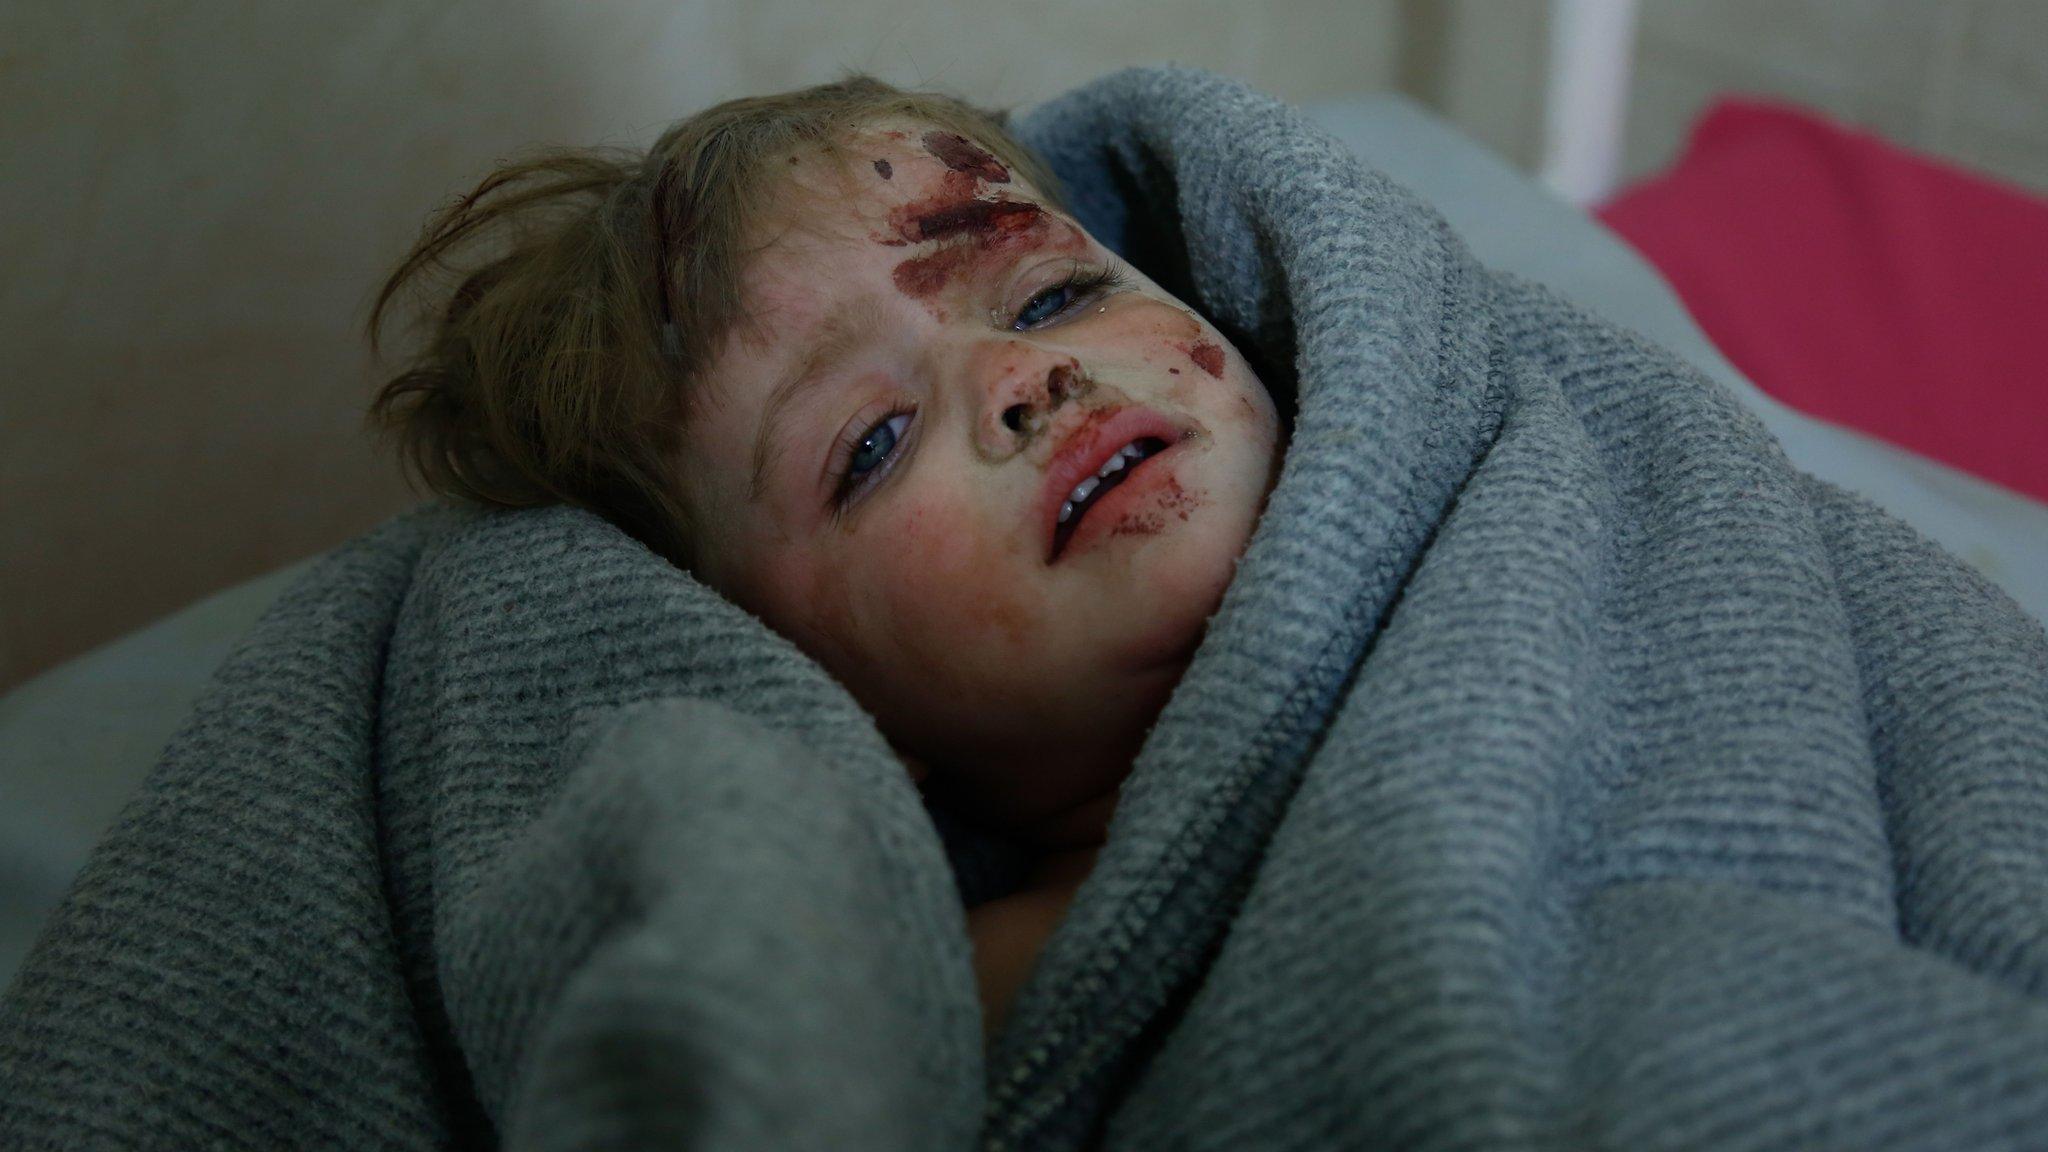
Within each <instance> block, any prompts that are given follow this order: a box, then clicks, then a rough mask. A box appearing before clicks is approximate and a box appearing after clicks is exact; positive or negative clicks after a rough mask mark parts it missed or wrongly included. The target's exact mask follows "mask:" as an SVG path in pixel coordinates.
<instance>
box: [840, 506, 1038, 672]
mask: <svg viewBox="0 0 2048 1152" xmlns="http://www.w3.org/2000/svg"><path fill="white" fill-rule="evenodd" d="M873 527H874V528H875V529H879V530H881V531H880V532H879V533H878V534H877V536H876V541H878V542H886V547H881V546H880V545H879V544H870V545H869V546H870V547H877V548H878V549H879V551H878V552H876V553H874V555H875V556H876V561H875V563H876V570H875V571H874V572H873V573H872V575H871V577H870V579H869V580H868V583H869V584H870V586H871V587H874V588H875V589H876V590H877V592H878V593H879V594H880V598H881V601H882V604H883V610H884V612H885V613H886V614H887V616H888V619H889V621H890V624H891V627H890V631H891V632H892V633H893V634H894V636H895V637H896V639H897V641H898V643H900V644H902V645H903V646H904V647H905V648H906V649H908V650H909V651H907V652H906V653H905V655H906V656H909V657H911V658H912V659H914V660H916V661H917V662H919V663H923V664H928V665H936V666H939V667H945V668H952V669H964V668H968V667H986V666H988V664H989V663H990V658H991V656H992V654H994V653H997V652H1001V651H1004V650H1009V649H1019V648H1022V647H1024V646H1025V645H1026V644H1027V643H1029V641H1030V640H1031V638H1032V635H1033V633H1034V632H1035V630H1036V629H1037V626H1038V624H1039V622H1040V621H1041V620H1042V619H1043V615H1042V613H1043V611H1044V605H1043V602H1042V601H1043V597H1042V596H1041V595H1037V594H1034V593H1032V592H1030V591H1029V590H1027V589H1026V588H1025V587H1024V586H1023V580H1022V579H1021V577H1022V569H1021V567H1020V560H1021V557H1020V555H1019V553H1018V552H1017V550H1016V548H1017V540H1016V539H1015V538H1014V537H1012V538H1002V539H994V538H991V537H990V534H989V532H988V530H987V528H986V526H985V525H984V524H983V523H982V522H981V520H980V519H979V518H978V517H976V516H974V515H973V514H971V512H970V510H969V509H967V508H965V507H962V506H961V505H959V504H955V503H949V502H940V501H936V500H922V501H906V502H905V504H904V506H903V508H902V510H901V511H898V512H897V513H896V514H895V515H894V516H892V517H891V518H890V519H888V520H887V521H881V522H877V523H876V524H875V525H874V526H873Z"/></svg>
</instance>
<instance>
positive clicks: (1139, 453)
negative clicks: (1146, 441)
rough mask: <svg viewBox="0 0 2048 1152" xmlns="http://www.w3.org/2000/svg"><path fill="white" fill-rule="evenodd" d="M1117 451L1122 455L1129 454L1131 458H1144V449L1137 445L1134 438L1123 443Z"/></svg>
mask: <svg viewBox="0 0 2048 1152" xmlns="http://www.w3.org/2000/svg"><path fill="white" fill-rule="evenodd" d="M1119 451H1120V452H1121V454H1122V455H1125V456H1129V457H1130V458H1131V459H1133V460H1143V459H1144V458H1145V450H1144V449H1143V448H1140V447H1138V442H1137V441H1136V440H1133V441H1131V442H1130V443H1129V444H1126V445H1124V446H1123V447H1122V448H1121V449H1119Z"/></svg>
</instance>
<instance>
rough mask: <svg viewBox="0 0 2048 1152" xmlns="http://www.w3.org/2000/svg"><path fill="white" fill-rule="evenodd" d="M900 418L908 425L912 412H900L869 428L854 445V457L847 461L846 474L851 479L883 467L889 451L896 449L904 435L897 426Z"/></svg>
mask: <svg viewBox="0 0 2048 1152" xmlns="http://www.w3.org/2000/svg"><path fill="white" fill-rule="evenodd" d="M899 420H900V421H902V422H903V423H904V425H905V426H907V425H908V424H909V422H910V413H908V412H899V413H897V414H896V415H894V416H891V417H889V418H888V419H887V420H884V421H882V422H881V423H879V424H877V425H875V426H874V427H872V428H870V429H868V430H867V434H866V435H864V436H862V437H861V438H860V443H859V444H857V445H855V446H854V449H853V458H852V459H850V460H848V461H847V462H846V475H847V477H848V478H849V479H858V478H860V477H862V476H865V475H867V474H868V473H869V472H872V471H873V470H875V469H876V468H879V467H881V465H882V462H883V461H884V460H887V459H888V458H889V453H891V452H893V451H895V450H896V442H897V441H898V440H900V439H902V437H903V433H902V432H901V431H899V430H898V429H897V427H896V424H897V421H899Z"/></svg>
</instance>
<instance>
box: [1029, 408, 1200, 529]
mask: <svg viewBox="0 0 2048 1152" xmlns="http://www.w3.org/2000/svg"><path fill="white" fill-rule="evenodd" d="M1186 435H1187V432H1186V430H1185V429H1183V428H1182V427H1181V426H1180V425H1179V424H1176V423H1174V422H1173V421H1172V420H1171V419H1169V418H1168V417H1167V416H1165V415H1164V414H1162V413H1159V412H1155V411H1153V410H1152V409H1150V408H1136V407H1125V406H1122V405H1115V406H1111V407H1107V408H1096V409H1091V410H1088V411H1083V412H1078V413H1076V415H1075V418H1074V419H1073V420H1071V421H1070V422H1069V426H1068V427H1067V428H1066V429H1065V430H1064V431H1063V432H1062V433H1061V435H1060V439H1059V441H1058V443H1059V447H1058V448H1057V449H1056V450H1055V451H1054V452H1053V457H1052V461H1051V463H1049V464H1047V465H1046V472H1045V486H1044V487H1043V488H1042V489H1041V490H1040V491H1039V495H1038V523H1039V525H1040V527H1041V533H1040V534H1041V536H1042V538H1043V539H1044V542H1045V562H1046V563H1047V564H1051V563H1052V562H1053V551H1052V550H1053V541H1054V540H1056V539H1057V538H1058V532H1059V525H1060V505H1061V504H1064V503H1066V499H1067V493H1069V492H1072V491H1073V490H1074V485H1076V484H1079V483H1080V482H1081V481H1082V479H1083V478H1085V477H1088V476H1093V475H1095V474H1096V473H1097V472H1099V471H1101V470H1102V466H1103V465H1104V464H1106V463H1108V462H1109V458H1110V457H1111V456H1114V455H1115V454H1116V453H1117V452H1118V451H1120V450H1122V448H1123V446H1124V445H1126V444H1129V443H1130V442H1131V441H1133V440H1139V439H1143V438H1144V437H1147V436H1154V437H1157V438H1159V439H1161V440H1164V441H1166V442H1167V444H1168V445H1169V446H1171V445H1174V444H1177V443H1179V442H1180V441H1181V440H1183V439H1185V438H1186Z"/></svg>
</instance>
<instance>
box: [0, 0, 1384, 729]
mask: <svg viewBox="0 0 2048 1152" xmlns="http://www.w3.org/2000/svg"><path fill="white" fill-rule="evenodd" d="M1400 26H1401V15H1400V5H1399V4H1398V3H1396V2H1395V0H1287V2H1282V3H1274V4H1269V5H1265V6H1255V5H1250V4H1246V3H1241V2H1235V0H1119V2H1118V3H1115V4H1102V3H1098V2H1095V0H1038V2H1036V3H1032V4H1023V5H1020V4H1011V3H998V2H994V0H973V2H965V3H963V2H939V0H932V2H924V3H912V2H906V0H842V2H837V3H824V2H811V0H803V2H797V0H706V2H699V3H687V2H677V0H610V2H607V3H585V2H583V0H506V2H502V3H495V2H494V3H480V2H468V3H426V2H420V3H395V2H389V0H347V2H340V0H294V2H293V3H289V4H280V3H272V2H268V0H262V2H250V0H245V2H229V0H208V2H206V3H200V4H174V3H167V2H163V0H154V2H152V0H137V2H133V3H114V2H112V0H107V2H96V3H84V4H72V3H61V2H59V0H22V2H18V3H12V4H5V5H0V190H4V191H0V196H4V198H5V199H4V205H0V207H4V211H0V267H4V268H5V273H4V276H0V556H4V557H5V561H4V565H0V690H4V689H6V688H7V687H11V686H12V685H14V684H16V683H18V682H20V681H21V680H23V679H25V678H26V677H27V676H29V675H31V674H33V673H34V672H36V671H39V670H41V669H43V668H46V667H48V666H50V665H52V664H54V663H57V662H58V661H60V660H62V659H64V658H66V657H69V656H71V655H74V654H77V653H79V652H82V651H84V650H86V649H88V648H90V647H92V646H95V645H97V644H99V643H102V642H104V641H107V640H109V639H112V638H115V637H117V636H120V635H122V634H123V633H126V632H128V631H130V630H132V629H134V628H136V627H138V626H140V625H142V624H144V623H146V622H148V621H150V620H153V619H155V618H157V617H159V616H161V615H163V614H165V613H168V612H170V611H172V610H174V609H176V608H178V607H180V606H182V605H184V604H187V603H189V602H190V601H192V600H194V599H196V598H198V597H200V596H202V595H204V594H206V593H208V592H211V591H214V590H217V589H220V588H224V587H227V586H230V585H233V584H235V583H238V582H240V581H242V580H245V579H247V578H249V577H252V576H254V575H257V574H259V573H261V572H264V571H268V570H271V569H273V568H276V567H278V566H280V565H282V564H285V563H288V562H290V561H292V560H295V559H297V558H300V557H303V556H307V555H310V554H312V553H314V552H317V551H321V550H323V549H326V548H329V547H331V546H333V545H334V544H336V543H339V542H340V541H342V540H344V539H346V538H348V537H350V536H352V535H354V534H356V533H358V532H360V531H362V530H364V529H366V528H368V527H370V526H372V525H374V524H376V523H377V522H379V521H380V520H382V519H384V518H386V517H388V516H389V515H391V514H393V513H394V512H396V511H398V510H400V509H402V508H404V507H406V506H408V505H409V504H410V503H411V502H412V501H413V500H414V499H415V497H413V496H412V495H410V494H409V493H407V492H406V490H405V489H404V487H403V485H402V484H401V483H400V481H399V480H398V475H399V474H398V470H397V466H396V464H395V463H394V462H393V461H392V460H391V459H390V458H388V457H386V456H384V455H382V454H380V452H379V451H378V450H376V448H375V447H374V446H373V444H372V442H371V441H369V440H368V439H367V438H366V437H365V436H364V435H362V434H361V433H360V432H359V431H358V426H359V421H360V417H361V412H362V409H363V405H364V403H365V402H366V400H367V398H368V396H369V394H370V391H371V389H372V388H373V386H374V384H375V383H376V377H375V375H374V372H373V366H372V365H371V363H370V362H369V360H368V358H367V355H366V352H365V349H364V345H363V342H362V340H361V338H360V335H359V329H360V324H361V322H362V320H363V317H364V315H365V306H366V303H367V298H368V295H369V293H370V292H371V291H372V290H373V288H374V287H375V285H376V284H377V283H378V281H379V279H380V276H381V274H382V273H383V272H384V271H386V269H387V266H388V265H389V264H390V263H391V262H392V261H393V260H394V259H395V258H396V257H397V256H398V255H399V254H401V253H402V252H403V251H404V249H405V246H406V245H407V243H408V241H409V240H410V239H411V237H412V235H413V233H414V232H415V230H416V229H417V228H418V227H419V225H420V223H421V221H422V219H423V218H424V216H425V214H426V213H427V211H428V210H429V209H430V208H431V207H433V206H434V205H435V204H436V203H437V202H439V201H440V200H442V199H443V198H444V197H446V196H448V195H449V194H451V193H454V192H457V191H459V190H461V189H463V188H466V187H468V186H469V185H471V184H473V183H474V182H475V180H476V179H477V178H478V177H479V176H480V175H481V174H482V173H483V172H484V171H485V170H487V169H488V167H489V166H490V165H491V163H492V161H493V159H494V158H497V157H500V156H504V155H506V154H508V153H510V152H511V151H513V150H515V149H517V148H520V147H522V146H524V145H528V144H533V143H537V142H562V143H597V142H605V143H634V144H645V143H646V142H648V141H650V140H651V139H652V138H653V136H654V135H655V134H656V133H657V132H658V131H659V129H660V127H661V126H662V125H663V124H665V123H666V122H668V121H669V120H671V119H673V118H675V117H677V116H680V115H683V114H686V113H688V112H689V111H691V110H694V109H696V108H700V107H702V106H704V105H707V104H710V103H712V102H715V101H717V100H720V99H724V98H726V97H730V96H734V95H739V94H744V93H751V92H759V91H770V90H775V89H779V88H786V87H791V86H795V85H800V84H804V83H809V82H814V81H819V80H824V79H830V78H832V77H834V76H835V75H837V74H838V73H839V72H840V71H841V70H843V69H845V68H849V67H852V68H861V69H866V70H869V71H873V72H875V73H877V74H879V75H881V76H883V77H884V78H886V79H891V80H895V81H898V82H906V83H927V84H932V85H937V86H941V87H947V88H950V89H952V90H954V91H956V92H959V93H961V94H963V95H966V96H968V97H970V98H973V99H976V100H979V101H982V102H984V103H997V104H1018V103H1028V102H1032V101H1035V100H1037V99H1040V98H1042V97H1045V96H1048V95H1051V94H1053V93H1056V92H1059V91H1061V90H1064V89H1066V88H1068V87H1070V86H1072V85H1074V84H1077V83H1079V82H1081V81H1084V80H1086V79H1089V78H1090V77H1093V76H1095V75H1098V74H1100V73H1102V72H1105V71H1108V70H1111V69H1113V68H1116V67H1118V66H1121V65H1125V64H1132V63H1143V62H1151V61H1164V60H1176V61H1180V62H1183V63H1189V64H1197V65H1201V66H1205V67H1209V68H1213V69H1217V70H1219V71H1222V72H1226V73H1230V74H1233V75H1236V76H1240V77H1243V78H1245V79H1247V80H1250V81H1251V82H1253V83H1254V84H1257V85H1259V86H1261V87H1264V88H1266V89H1267V90H1269V91H1272V92H1275V93H1277V94H1279V95H1281V96H1285V97H1289V98H1292V99H1296V100H1305V99H1313V98H1317V97H1324V96H1335V95H1343V94H1348V93H1357V92H1364V91H1370V90H1373V89H1377V88H1384V87H1386V86H1388V85H1389V84H1391V83H1392V82H1393V79H1394V76H1395V72H1396V68H1395V60H1396V57H1397V46H1398V44H1399V42H1400V39H1401V27H1400Z"/></svg>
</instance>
